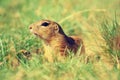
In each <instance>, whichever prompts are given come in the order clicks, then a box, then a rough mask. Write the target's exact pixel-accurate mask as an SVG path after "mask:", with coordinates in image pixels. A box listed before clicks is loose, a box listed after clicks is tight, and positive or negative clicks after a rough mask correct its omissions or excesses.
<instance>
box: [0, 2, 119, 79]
mask: <svg viewBox="0 0 120 80" xmlns="http://www.w3.org/2000/svg"><path fill="white" fill-rule="evenodd" d="M119 4H120V1H119V0H114V1H113V0H106V1H105V0H101V1H99V0H84V1H83V0H76V1H74V0H66V1H64V0H58V1H56V0H49V1H48V0H34V1H30V0H16V1H14V0H1V1H0V79H1V80H8V79H9V80H61V79H63V80H101V79H105V80H120V77H119V75H120V68H119V64H120V63H119V53H120V52H115V51H114V50H113V49H112V48H111V44H110V43H111V42H110V41H111V38H113V37H114V36H115V35H116V34H119V32H117V30H116V29H115V28H118V27H119V26H118V24H119V25H120V10H119V8H120V5H119ZM114 17H116V18H115V19H114ZM41 19H49V20H54V21H56V22H58V23H59V24H60V25H61V26H62V27H63V29H64V31H65V33H66V34H68V35H78V36H81V37H82V38H83V40H84V44H85V47H86V55H87V56H89V62H88V63H86V62H85V58H84V57H83V56H80V57H72V58H71V57H67V58H66V59H65V61H64V62H59V61H55V62H53V63H50V62H47V61H45V59H44V58H43V55H36V54H34V53H32V59H31V60H27V59H26V58H24V57H20V66H19V67H17V68H13V67H12V66H11V63H12V61H13V60H14V58H15V57H16V55H17V54H18V53H19V51H20V50H22V49H24V50H28V51H30V52H32V51H34V50H35V49H38V48H40V47H42V44H41V40H40V39H38V38H36V37H35V36H33V35H32V34H31V33H30V31H29V28H28V27H29V25H30V24H31V23H33V22H35V21H38V20H41ZM106 21H107V23H106ZM112 21H114V22H112ZM101 32H102V33H101ZM108 35H109V36H108ZM8 55H10V59H9V58H8Z"/></svg>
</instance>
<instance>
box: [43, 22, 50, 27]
mask: <svg viewBox="0 0 120 80" xmlns="http://www.w3.org/2000/svg"><path fill="white" fill-rule="evenodd" d="M48 25H49V23H47V22H44V23H42V24H41V26H45V27H47V26H48Z"/></svg>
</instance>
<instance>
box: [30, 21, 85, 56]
mask: <svg viewBox="0 0 120 80" xmlns="http://www.w3.org/2000/svg"><path fill="white" fill-rule="evenodd" d="M29 28H30V31H31V32H32V33H33V34H35V35H37V36H38V37H39V38H40V39H42V40H43V41H44V43H45V44H46V45H45V47H46V46H49V47H50V48H51V49H52V51H54V53H55V54H56V53H58V52H59V53H58V55H61V56H66V55H67V49H68V50H70V51H73V52H74V53H77V51H78V49H79V47H81V53H84V52H85V49H84V44H83V41H82V39H81V38H79V37H77V36H70V37H68V36H67V35H66V34H65V33H64V31H63V29H62V28H61V26H60V25H59V24H58V23H56V22H54V21H50V20H41V21H38V22H35V23H33V24H31V25H30V27H29Z"/></svg>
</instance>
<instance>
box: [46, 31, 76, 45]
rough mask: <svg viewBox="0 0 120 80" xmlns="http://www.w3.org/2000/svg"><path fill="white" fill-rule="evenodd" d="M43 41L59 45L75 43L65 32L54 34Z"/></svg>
mask: <svg viewBox="0 0 120 80" xmlns="http://www.w3.org/2000/svg"><path fill="white" fill-rule="evenodd" d="M45 43H47V45H49V46H54V47H57V46H60V45H66V44H67V45H73V44H75V41H74V40H73V39H72V38H71V37H68V36H67V35H66V34H60V33H58V34H55V35H54V36H52V37H51V38H50V39H49V40H45Z"/></svg>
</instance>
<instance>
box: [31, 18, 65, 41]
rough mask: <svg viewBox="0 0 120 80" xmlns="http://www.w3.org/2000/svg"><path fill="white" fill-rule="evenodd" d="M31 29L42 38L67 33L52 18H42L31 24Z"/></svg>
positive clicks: (46, 38)
mask: <svg viewBox="0 0 120 80" xmlns="http://www.w3.org/2000/svg"><path fill="white" fill-rule="evenodd" d="M29 29H30V31H31V32H32V33H33V34H35V35H37V36H39V37H40V38H42V39H45V40H48V39H50V38H51V37H54V36H57V35H58V34H61V35H65V34H64V32H63V30H62V28H61V26H60V25H59V24H58V23H56V22H54V21H50V20H41V21H38V22H35V23H33V24H31V25H30V27H29Z"/></svg>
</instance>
